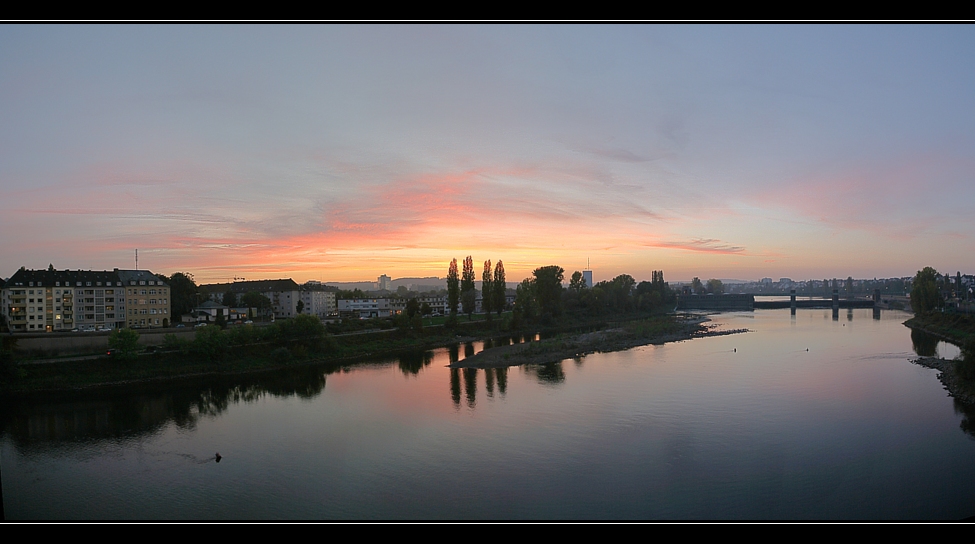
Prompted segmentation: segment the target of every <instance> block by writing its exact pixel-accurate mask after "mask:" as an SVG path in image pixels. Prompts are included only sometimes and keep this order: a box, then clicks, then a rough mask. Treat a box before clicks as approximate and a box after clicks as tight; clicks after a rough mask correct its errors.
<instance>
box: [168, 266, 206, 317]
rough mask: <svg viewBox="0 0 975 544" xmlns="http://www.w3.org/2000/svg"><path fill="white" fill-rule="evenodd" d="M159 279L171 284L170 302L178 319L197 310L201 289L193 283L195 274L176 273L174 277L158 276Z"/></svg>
mask: <svg viewBox="0 0 975 544" xmlns="http://www.w3.org/2000/svg"><path fill="white" fill-rule="evenodd" d="M158 277H159V279H161V280H163V281H164V282H166V283H168V284H169V300H170V307H171V308H172V312H173V314H172V315H174V316H175V317H176V318H177V319H178V318H179V317H180V316H182V315H183V314H188V313H190V312H192V311H193V308H196V306H197V304H198V303H199V300H198V296H199V293H200V288H199V287H198V286H197V285H196V282H195V281H193V274H190V273H188V272H174V273H173V275H172V276H170V277H168V278H167V277H166V276H163V275H159V276H158Z"/></svg>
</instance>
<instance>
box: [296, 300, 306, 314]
mask: <svg viewBox="0 0 975 544" xmlns="http://www.w3.org/2000/svg"><path fill="white" fill-rule="evenodd" d="M304 309H305V301H303V300H299V301H298V304H295V311H296V312H298V313H299V314H300V313H301V311H302V310H304Z"/></svg>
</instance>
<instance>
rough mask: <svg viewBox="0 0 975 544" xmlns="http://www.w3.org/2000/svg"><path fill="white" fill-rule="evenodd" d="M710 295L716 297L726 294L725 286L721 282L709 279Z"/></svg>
mask: <svg viewBox="0 0 975 544" xmlns="http://www.w3.org/2000/svg"><path fill="white" fill-rule="evenodd" d="M708 293H714V294H715V295H720V294H722V293H724V284H723V283H721V280H716V279H714V278H711V279H709V280H708Z"/></svg>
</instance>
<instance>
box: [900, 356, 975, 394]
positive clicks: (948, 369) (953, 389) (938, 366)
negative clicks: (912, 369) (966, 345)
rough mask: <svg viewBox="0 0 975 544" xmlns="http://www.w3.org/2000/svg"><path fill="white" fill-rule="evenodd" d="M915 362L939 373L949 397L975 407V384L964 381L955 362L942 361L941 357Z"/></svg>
mask: <svg viewBox="0 0 975 544" xmlns="http://www.w3.org/2000/svg"><path fill="white" fill-rule="evenodd" d="M913 362H914V363H915V364H919V365H921V366H923V367H926V368H933V369H935V370H937V371H939V372H940V373H939V374H938V380H940V381H941V384H942V385H944V386H945V389H946V390H947V391H948V396H950V397H953V398H955V399H957V400H958V401H960V402H962V403H964V404H968V405H975V383H972V382H971V381H970V380H964V379H962V378H961V377H960V376H959V375H958V373H957V372H955V361H954V360H949V359H942V358H940V357H920V358H918V359H915V360H914V361H913Z"/></svg>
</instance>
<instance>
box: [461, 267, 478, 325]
mask: <svg viewBox="0 0 975 544" xmlns="http://www.w3.org/2000/svg"><path fill="white" fill-rule="evenodd" d="M476 302H477V292H476V291H475V290H474V259H472V258H471V256H470V255H468V256H467V258H466V259H464V272H463V275H462V276H461V277H460V303H461V306H463V307H464V313H465V314H467V319H468V320H470V319H471V316H472V315H473V314H474V305H475V303H476Z"/></svg>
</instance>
